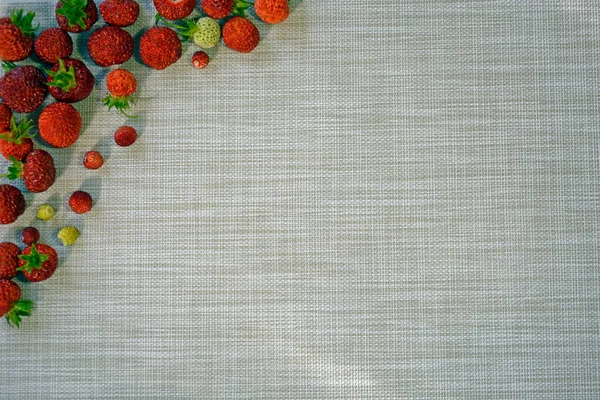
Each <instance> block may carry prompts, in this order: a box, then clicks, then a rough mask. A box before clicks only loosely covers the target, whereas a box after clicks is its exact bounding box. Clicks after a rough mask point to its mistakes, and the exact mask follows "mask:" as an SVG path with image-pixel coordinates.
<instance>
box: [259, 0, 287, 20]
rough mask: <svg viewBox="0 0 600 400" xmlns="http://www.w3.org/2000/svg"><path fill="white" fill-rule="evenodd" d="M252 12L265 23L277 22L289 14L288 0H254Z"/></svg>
mask: <svg viewBox="0 0 600 400" xmlns="http://www.w3.org/2000/svg"><path fill="white" fill-rule="evenodd" d="M254 12H255V13H256V15H257V16H258V18H260V19H261V20H262V21H263V22H266V23H267V24H278V23H280V22H283V21H285V20H286V18H287V17H288V16H289V15H290V6H289V4H288V0H255V1H254Z"/></svg>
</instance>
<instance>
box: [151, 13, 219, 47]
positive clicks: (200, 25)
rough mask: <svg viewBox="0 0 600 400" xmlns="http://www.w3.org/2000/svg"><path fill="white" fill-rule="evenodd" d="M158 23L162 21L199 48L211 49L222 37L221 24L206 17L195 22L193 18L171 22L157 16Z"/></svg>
mask: <svg viewBox="0 0 600 400" xmlns="http://www.w3.org/2000/svg"><path fill="white" fill-rule="evenodd" d="M156 21H157V22H158V21H162V22H163V23H164V24H165V25H167V26H168V27H170V28H172V29H173V30H175V32H177V33H178V34H179V35H181V36H183V38H184V40H189V39H192V40H193V41H194V43H195V44H196V45H197V46H200V47H204V48H205V49H210V48H211V47H214V46H215V45H216V44H217V43H219V38H220V37H221V27H220V26H219V23H218V22H217V21H216V20H214V19H212V18H210V17H204V18H200V19H198V21H194V20H193V19H191V18H184V19H181V20H179V21H177V22H170V21H167V20H166V19H164V18H162V17H161V16H160V15H158V14H157V16H156Z"/></svg>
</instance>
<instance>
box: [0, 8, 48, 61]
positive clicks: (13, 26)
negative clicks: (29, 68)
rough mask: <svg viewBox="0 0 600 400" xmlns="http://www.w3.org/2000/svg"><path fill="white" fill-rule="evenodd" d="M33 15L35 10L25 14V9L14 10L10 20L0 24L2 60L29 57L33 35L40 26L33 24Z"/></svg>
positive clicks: (0, 55) (0, 53) (0, 58)
mask: <svg viewBox="0 0 600 400" xmlns="http://www.w3.org/2000/svg"><path fill="white" fill-rule="evenodd" d="M33 17H35V13H34V12H29V13H27V14H26V15H23V10H19V11H17V12H14V11H13V12H12V13H11V14H10V22H9V23H3V24H0V60H3V61H10V62H12V61H21V60H24V59H26V58H27V57H29V55H30V54H31V49H32V47H33V39H32V37H33V34H34V32H35V30H36V29H37V28H38V27H35V28H34V27H32V26H31V22H32V21H33ZM5 22H8V21H5ZM38 26H39V25H38Z"/></svg>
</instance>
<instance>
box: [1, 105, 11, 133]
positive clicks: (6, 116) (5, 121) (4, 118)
mask: <svg viewBox="0 0 600 400" xmlns="http://www.w3.org/2000/svg"><path fill="white" fill-rule="evenodd" d="M12 116H13V113H12V111H10V108H8V106H7V105H6V104H2V103H0V132H5V131H7V130H9V129H10V119H11V118H12Z"/></svg>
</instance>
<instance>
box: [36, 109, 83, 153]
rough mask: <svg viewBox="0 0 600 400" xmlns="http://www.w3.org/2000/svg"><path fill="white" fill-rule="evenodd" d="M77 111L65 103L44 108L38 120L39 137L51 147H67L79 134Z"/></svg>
mask: <svg viewBox="0 0 600 400" xmlns="http://www.w3.org/2000/svg"><path fill="white" fill-rule="evenodd" d="M81 127H82V121H81V115H80V114H79V111H77V109H76V108H75V107H73V106H72V105H70V104H67V103H52V104H50V105H49V106H48V107H46V108H44V110H43V111H42V113H41V114H40V118H39V119H38V129H39V131H40V136H41V137H42V139H44V141H46V143H48V144H49V145H50V146H52V147H69V146H70V145H72V144H73V143H75V141H76V140H77V138H79V133H80V132H81Z"/></svg>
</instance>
